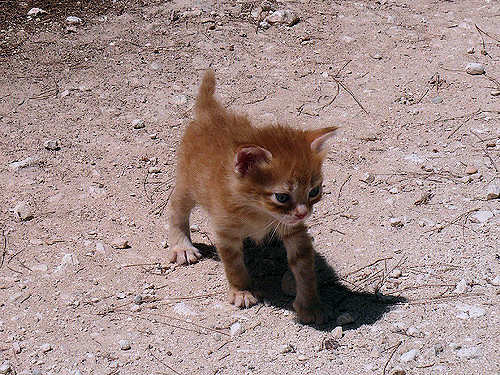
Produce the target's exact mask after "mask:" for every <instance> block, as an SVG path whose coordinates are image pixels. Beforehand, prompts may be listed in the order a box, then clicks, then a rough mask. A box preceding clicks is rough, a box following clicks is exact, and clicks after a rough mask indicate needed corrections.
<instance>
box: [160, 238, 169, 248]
mask: <svg viewBox="0 0 500 375" xmlns="http://www.w3.org/2000/svg"><path fill="white" fill-rule="evenodd" d="M160 245H161V247H163V248H164V249H166V248H167V247H168V242H167V241H166V240H165V241H161V244H160Z"/></svg>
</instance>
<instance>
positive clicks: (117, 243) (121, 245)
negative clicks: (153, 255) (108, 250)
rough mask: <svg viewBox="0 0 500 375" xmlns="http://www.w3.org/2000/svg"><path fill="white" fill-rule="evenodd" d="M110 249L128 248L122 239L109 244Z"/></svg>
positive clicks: (128, 245)
mask: <svg viewBox="0 0 500 375" xmlns="http://www.w3.org/2000/svg"><path fill="white" fill-rule="evenodd" d="M111 247H113V248H115V249H127V248H129V247H130V244H129V242H128V240H126V239H124V238H115V239H114V240H113V242H112V243H111Z"/></svg>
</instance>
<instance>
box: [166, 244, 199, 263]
mask: <svg viewBox="0 0 500 375" xmlns="http://www.w3.org/2000/svg"><path fill="white" fill-rule="evenodd" d="M200 258H201V253H200V251H199V250H198V249H197V248H196V247H194V246H190V247H174V248H172V249H171V250H170V254H169V256H168V260H169V262H170V263H175V262H177V264H186V263H187V264H191V263H196V262H197V261H198V259H200Z"/></svg>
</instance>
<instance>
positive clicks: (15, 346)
mask: <svg viewBox="0 0 500 375" xmlns="http://www.w3.org/2000/svg"><path fill="white" fill-rule="evenodd" d="M12 350H13V351H14V353H16V354H19V353H21V351H22V348H21V344H20V343H19V342H17V341H14V342H13V343H12Z"/></svg>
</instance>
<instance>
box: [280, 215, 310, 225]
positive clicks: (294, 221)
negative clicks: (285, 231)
mask: <svg viewBox="0 0 500 375" xmlns="http://www.w3.org/2000/svg"><path fill="white" fill-rule="evenodd" d="M308 217H309V215H307V216H306V217H303V218H302V219H299V218H297V217H285V218H284V219H283V220H282V223H283V224H285V225H289V226H294V225H297V224H300V223H302V222H304V221H305V220H306V219H307V218H308Z"/></svg>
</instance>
